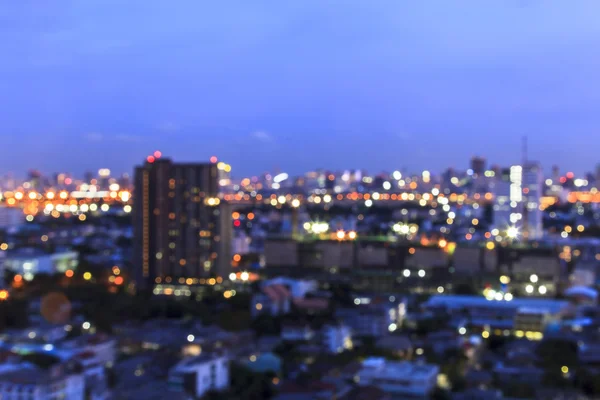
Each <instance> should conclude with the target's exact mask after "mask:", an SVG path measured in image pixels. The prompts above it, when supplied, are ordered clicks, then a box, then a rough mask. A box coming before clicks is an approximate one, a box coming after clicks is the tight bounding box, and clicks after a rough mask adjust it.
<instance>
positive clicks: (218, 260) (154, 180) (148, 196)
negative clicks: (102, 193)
mask: <svg viewBox="0 0 600 400" xmlns="http://www.w3.org/2000/svg"><path fill="white" fill-rule="evenodd" d="M218 173H219V171H218V168H217V164H215V163H210V164H208V163H174V162H172V161H171V160H169V159H166V158H160V153H158V152H157V153H156V154H155V156H149V157H148V159H147V160H146V162H145V163H144V164H143V165H141V166H138V167H136V169H135V196H134V216H133V218H134V235H135V236H134V263H135V264H134V266H135V269H136V272H137V273H136V280H137V284H138V286H140V287H143V288H148V287H150V286H151V285H152V284H154V283H159V282H170V281H174V282H175V281H178V280H181V278H184V279H186V280H187V279H188V278H199V277H206V276H211V275H212V276H215V275H216V276H226V275H227V274H228V273H229V269H230V266H231V254H230V253H231V235H232V227H231V211H230V209H229V206H228V205H227V204H225V203H223V202H221V201H220V200H219V198H218V194H219V185H218Z"/></svg>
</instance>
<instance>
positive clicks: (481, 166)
mask: <svg viewBox="0 0 600 400" xmlns="http://www.w3.org/2000/svg"><path fill="white" fill-rule="evenodd" d="M485 164H486V160H485V158H483V157H473V158H471V170H472V171H473V174H474V175H477V176H483V174H484V172H485V166H486V165H485Z"/></svg>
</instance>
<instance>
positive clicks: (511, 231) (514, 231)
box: [506, 226, 519, 239]
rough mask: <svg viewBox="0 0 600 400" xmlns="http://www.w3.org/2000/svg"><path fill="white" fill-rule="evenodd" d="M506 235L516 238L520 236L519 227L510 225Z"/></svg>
mask: <svg viewBox="0 0 600 400" xmlns="http://www.w3.org/2000/svg"><path fill="white" fill-rule="evenodd" d="M506 236H507V237H508V238H509V239H516V238H518V237H519V228H517V227H516V226H510V227H509V228H508V229H507V230H506Z"/></svg>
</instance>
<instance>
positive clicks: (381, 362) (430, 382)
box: [356, 358, 439, 398]
mask: <svg viewBox="0 0 600 400" xmlns="http://www.w3.org/2000/svg"><path fill="white" fill-rule="evenodd" d="M438 373H439V367H438V366H437V365H429V364H417V363H413V362H408V361H397V362H391V361H386V360H385V359H383V358H369V359H367V360H365V361H364V362H363V364H362V369H361V370H360V371H359V372H358V374H357V377H356V381H357V383H358V385H361V386H363V385H369V386H376V387H378V388H379V389H381V390H383V391H385V392H387V393H390V394H393V395H396V396H415V397H421V398H427V397H428V396H429V394H430V393H431V392H432V391H433V390H434V389H435V387H436V385H437V376H438Z"/></svg>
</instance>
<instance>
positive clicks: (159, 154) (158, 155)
mask: <svg viewBox="0 0 600 400" xmlns="http://www.w3.org/2000/svg"><path fill="white" fill-rule="evenodd" d="M161 156H162V153H161V152H160V151H158V150H156V151H155V152H154V158H160V157H161Z"/></svg>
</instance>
